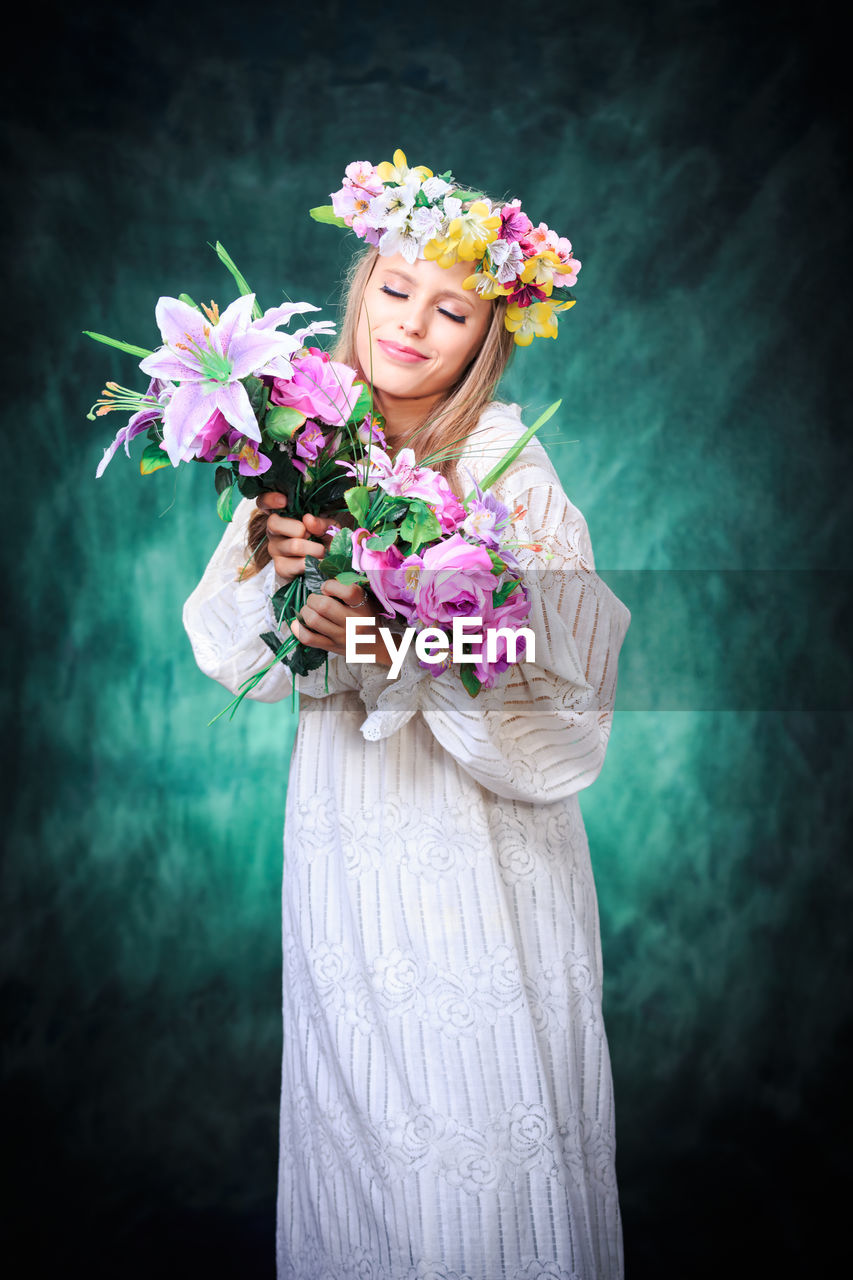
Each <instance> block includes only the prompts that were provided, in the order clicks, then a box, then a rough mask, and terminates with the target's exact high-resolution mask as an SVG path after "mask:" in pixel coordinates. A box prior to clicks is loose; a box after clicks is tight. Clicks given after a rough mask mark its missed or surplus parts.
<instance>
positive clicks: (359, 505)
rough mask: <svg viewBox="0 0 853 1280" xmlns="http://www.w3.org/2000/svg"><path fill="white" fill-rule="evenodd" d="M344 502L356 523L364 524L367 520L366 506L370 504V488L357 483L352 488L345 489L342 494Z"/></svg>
mask: <svg viewBox="0 0 853 1280" xmlns="http://www.w3.org/2000/svg"><path fill="white" fill-rule="evenodd" d="M344 502H345V503H346V504H347V507H348V508H349V510H350V511H351V512H352V514H353V515H354V516H355V518H356V520H357V521H358V523H359V524H360V525H364V524H365V522H366V520H367V508H368V506H369V504H370V490H369V489H368V487H367V485H366V484H359V485H356V486H355V487H354V488H352V489H347V491H346V493H345V494H344Z"/></svg>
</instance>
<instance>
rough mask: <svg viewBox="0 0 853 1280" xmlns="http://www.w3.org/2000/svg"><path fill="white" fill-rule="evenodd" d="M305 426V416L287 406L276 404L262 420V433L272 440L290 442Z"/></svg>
mask: <svg viewBox="0 0 853 1280" xmlns="http://www.w3.org/2000/svg"><path fill="white" fill-rule="evenodd" d="M304 424H305V414H304V413H300V412H299V410H298V409H291V408H290V406H289V405H285V404H278V405H276V406H275V407H274V408H272V409H270V410H268V412H267V416H266V418H265V419H264V431H266V433H267V435H268V436H270V438H271V439H273V440H290V439H292V437H293V436H294V435H295V433H296V432H297V431H298V430H299V428H300V427H301V426H304Z"/></svg>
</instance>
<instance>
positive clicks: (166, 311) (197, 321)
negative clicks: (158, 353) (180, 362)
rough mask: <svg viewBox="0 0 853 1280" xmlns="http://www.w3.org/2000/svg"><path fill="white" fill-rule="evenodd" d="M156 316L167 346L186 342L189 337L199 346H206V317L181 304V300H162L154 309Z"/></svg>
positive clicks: (184, 303)
mask: <svg viewBox="0 0 853 1280" xmlns="http://www.w3.org/2000/svg"><path fill="white" fill-rule="evenodd" d="M154 316H155V319H156V321H157V326H158V328H159V330H160V332H161V333H162V335H163V341H164V342H165V343H166V345H167V346H169V347H174V346H175V344H176V343H178V342H186V340H187V337H189V338H190V339H191V340H192V341H193V342H197V343H198V345H199V346H206V341H205V337H204V325H205V323H206V322H205V319H204V316H203V315H202V314H201V312H200V311H196V309H195V307H191V306H190V305H189V304H188V303H186V302H181V300H180V298H161V299H160V300H159V302H158V303H157V306H156V307H155V309H154Z"/></svg>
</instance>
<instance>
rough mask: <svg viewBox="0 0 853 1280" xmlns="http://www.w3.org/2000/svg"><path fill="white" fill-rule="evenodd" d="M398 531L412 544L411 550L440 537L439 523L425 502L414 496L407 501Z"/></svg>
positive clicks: (415, 549)
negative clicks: (404, 514) (413, 499)
mask: <svg viewBox="0 0 853 1280" xmlns="http://www.w3.org/2000/svg"><path fill="white" fill-rule="evenodd" d="M400 533H401V534H402V535H403V537H404V538H405V539H406V541H407V542H410V543H411V544H412V551H413V552H415V551H417V549H418V547H420V546H421V545H422V544H423V543H424V542H433V541H434V540H435V539H436V538H440V537H441V525H440V524H439V522H438V519H437V517H436V516H435V515H434V514H433V512H432V511H430V509H429V507H428V506H427V505H426V503H425V502H421V501H420V499H419V498H416V499H415V501H414V502H411V503H409V510H408V512H407V514H406V518H405V520H404V521H403V523H402V524H401V525H400Z"/></svg>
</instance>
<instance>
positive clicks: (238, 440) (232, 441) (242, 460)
mask: <svg viewBox="0 0 853 1280" xmlns="http://www.w3.org/2000/svg"><path fill="white" fill-rule="evenodd" d="M228 448H229V449H230V450H231V452H230V453H229V454H228V461H229V462H239V464H240V465H239V467H238V468H237V470H238V471H239V472H240V475H241V476H262V475H263V474H264V472H265V471H269V469H270V467H271V466H272V462H271V461H270V459H269V458H268V457H267V456H266V454H265V453H261V452H260V450H259V449H258V446H257V445H256V444H255V442H254V440H247V439H246V438H245V436H241V435H240V432H239V431H232V432H231V433H230V435H229V437H228Z"/></svg>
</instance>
